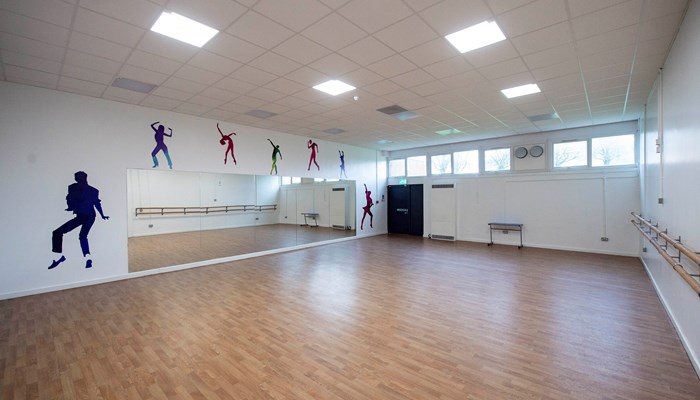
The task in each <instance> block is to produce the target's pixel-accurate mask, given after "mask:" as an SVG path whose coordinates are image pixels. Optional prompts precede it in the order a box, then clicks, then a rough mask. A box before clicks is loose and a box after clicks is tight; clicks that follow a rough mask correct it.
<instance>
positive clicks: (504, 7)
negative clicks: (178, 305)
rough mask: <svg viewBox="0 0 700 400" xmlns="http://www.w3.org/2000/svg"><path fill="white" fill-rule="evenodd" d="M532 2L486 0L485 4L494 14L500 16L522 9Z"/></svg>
mask: <svg viewBox="0 0 700 400" xmlns="http://www.w3.org/2000/svg"><path fill="white" fill-rule="evenodd" d="M533 1H534V0H486V3H487V4H488V5H489V7H491V10H493V12H494V13H496V14H502V13H504V12H506V11H509V10H512V9H514V8H518V7H522V6H524V5H526V4H529V3H532V2H533Z"/></svg>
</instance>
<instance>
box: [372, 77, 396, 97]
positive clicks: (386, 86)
mask: <svg viewBox="0 0 700 400" xmlns="http://www.w3.org/2000/svg"><path fill="white" fill-rule="evenodd" d="M401 89H402V87H401V86H399V85H397V84H395V83H394V82H392V81H390V80H388V79H386V80H383V81H380V82H377V83H373V84H371V85H367V86H365V87H364V90H366V91H368V92H370V93H372V94H374V95H375V96H384V95H387V94H389V93H393V92H398V91H399V90H401Z"/></svg>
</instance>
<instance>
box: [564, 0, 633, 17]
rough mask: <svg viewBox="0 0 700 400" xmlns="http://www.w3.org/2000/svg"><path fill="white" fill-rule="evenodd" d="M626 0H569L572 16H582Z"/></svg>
mask: <svg viewBox="0 0 700 400" xmlns="http://www.w3.org/2000/svg"><path fill="white" fill-rule="evenodd" d="M624 1H626V0H586V1H579V0H567V3H568V6H569V12H570V13H571V18H576V17H580V16H581V15H584V14H590V13H592V12H595V11H599V10H602V9H604V8H608V7H612V6H614V5H615V4H619V3H622V2H624Z"/></svg>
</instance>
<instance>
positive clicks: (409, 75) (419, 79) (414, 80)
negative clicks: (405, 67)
mask: <svg viewBox="0 0 700 400" xmlns="http://www.w3.org/2000/svg"><path fill="white" fill-rule="evenodd" d="M391 80H392V81H393V82H394V83H397V84H399V85H401V86H403V87H405V88H411V87H414V86H418V85H422V84H424V83H428V82H432V81H434V80H435V78H434V77H433V76H432V75H430V74H429V73H427V72H425V71H423V70H422V69H414V70H413V71H410V72H406V73H405V74H401V75H397V76H395V77H393V78H391Z"/></svg>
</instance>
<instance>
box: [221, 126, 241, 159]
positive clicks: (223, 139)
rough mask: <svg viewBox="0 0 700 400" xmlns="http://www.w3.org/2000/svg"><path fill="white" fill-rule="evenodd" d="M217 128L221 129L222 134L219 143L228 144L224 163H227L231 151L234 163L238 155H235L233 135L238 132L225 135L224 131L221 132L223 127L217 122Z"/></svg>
mask: <svg viewBox="0 0 700 400" xmlns="http://www.w3.org/2000/svg"><path fill="white" fill-rule="evenodd" d="M216 129H218V130H219V134H221V140H219V143H220V144H221V145H222V146H226V153H224V164H226V161H227V160H228V154H229V153H231V158H232V159H233V163H234V164H238V163H236V156H235V155H233V139H231V135H235V134H236V132H231V133H229V134H228V135H224V133H223V132H221V128H219V124H218V123H217V124H216Z"/></svg>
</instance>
